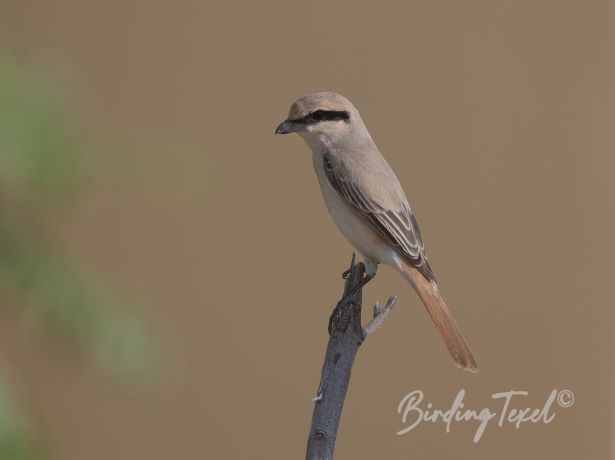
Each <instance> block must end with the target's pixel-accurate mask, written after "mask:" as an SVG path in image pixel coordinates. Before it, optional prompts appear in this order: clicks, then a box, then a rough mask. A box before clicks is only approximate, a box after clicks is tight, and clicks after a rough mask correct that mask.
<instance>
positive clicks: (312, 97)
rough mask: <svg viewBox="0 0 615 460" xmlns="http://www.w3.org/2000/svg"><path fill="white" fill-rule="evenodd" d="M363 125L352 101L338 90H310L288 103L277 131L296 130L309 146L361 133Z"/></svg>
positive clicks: (328, 142) (325, 143) (342, 139)
mask: <svg viewBox="0 0 615 460" xmlns="http://www.w3.org/2000/svg"><path fill="white" fill-rule="evenodd" d="M363 131H365V126H364V125H363V121H362V120H361V117H360V115H359V112H358V111H357V109H356V108H355V107H354V105H352V103H351V102H350V101H349V100H348V99H346V98H345V97H344V96H341V95H339V94H337V93H330V92H319V93H310V94H306V95H305V96H302V97H300V98H299V99H297V100H296V101H295V102H293V104H292V105H291V106H290V110H289V111H288V118H287V119H286V120H284V121H283V122H282V123H280V124H279V125H278V127H277V128H276V130H275V133H276V134H290V133H297V134H299V135H300V136H301V137H302V138H303V139H304V140H305V141H306V142H307V143H308V144H309V145H310V146H311V147H316V146H319V145H322V144H324V145H325V146H326V145H332V144H335V143H338V142H340V141H344V140H346V139H349V138H351V137H352V135H353V133H356V134H361V133H362V132H363Z"/></svg>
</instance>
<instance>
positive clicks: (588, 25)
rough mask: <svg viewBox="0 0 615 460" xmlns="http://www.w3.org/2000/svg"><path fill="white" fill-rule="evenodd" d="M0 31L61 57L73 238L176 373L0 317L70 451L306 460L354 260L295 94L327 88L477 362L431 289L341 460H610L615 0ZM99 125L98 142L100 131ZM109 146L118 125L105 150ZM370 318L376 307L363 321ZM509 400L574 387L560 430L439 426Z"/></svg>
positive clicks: (39, 62)
mask: <svg viewBox="0 0 615 460" xmlns="http://www.w3.org/2000/svg"><path fill="white" fill-rule="evenodd" d="M0 39H1V40H2V41H3V43H4V46H5V48H6V49H7V50H8V51H9V52H10V53H12V55H13V56H15V57H16V58H17V59H19V60H20V61H21V62H25V63H28V65H30V66H33V67H35V68H36V67H37V66H40V67H45V66H47V67H53V68H55V69H57V68H61V69H63V70H62V72H64V75H65V76H66V77H67V80H66V81H65V83H66V82H67V83H66V84H67V85H68V86H69V88H70V92H71V93H72V95H73V100H74V104H73V105H74V106H75V107H74V109H75V111H76V113H77V114H79V118H80V119H81V122H82V123H83V125H84V126H86V128H87V132H88V133H89V134H88V135H89V136H90V138H91V142H92V145H97V147H96V148H94V149H93V150H94V152H93V153H94V156H95V157H96V159H97V161H98V162H99V163H100V164H101V165H103V169H104V171H105V173H104V174H103V175H102V177H99V178H98V179H97V180H95V181H92V182H91V183H89V184H87V185H86V187H85V189H84V190H82V195H81V196H80V198H79V200H78V202H77V203H76V206H75V207H73V208H72V209H71V210H70V212H67V213H66V214H64V215H61V216H58V218H57V227H56V229H57V238H58V240H59V241H60V244H61V246H62V247H63V248H64V249H65V250H66V251H67V252H68V253H69V254H71V255H72V256H73V257H74V258H78V259H79V260H80V261H81V262H82V263H83V264H84V265H85V266H89V267H96V270H98V272H100V273H102V274H104V276H105V278H106V279H108V280H111V282H112V283H113V284H114V285H115V286H117V287H118V289H119V290H121V291H122V292H125V293H128V294H129V295H130V296H132V298H135V299H137V301H138V303H139V305H141V306H142V310H143V311H142V314H143V316H145V317H147V318H148V321H150V322H151V323H152V324H154V329H155V330H156V331H157V334H158V336H159V337H160V342H161V344H162V348H163V350H164V351H163V355H164V357H165V359H164V362H165V364H164V365H163V366H162V369H161V371H160V373H159V375H158V376H157V377H155V378H153V379H151V380H149V381H147V382H141V383H136V384H134V383H130V384H127V383H125V382H122V381H120V380H118V379H115V378H113V377H111V376H109V375H108V374H106V373H105V372H104V371H103V370H101V369H100V367H99V366H97V365H91V364H90V363H89V362H88V361H87V360H84V359H82V358H81V357H79V356H77V355H76V354H75V353H73V352H71V351H70V350H69V349H66V348H65V347H63V346H62V345H61V344H57V343H55V342H53V341H51V342H50V341H49V340H46V339H44V338H42V337H40V336H38V335H36V334H34V333H32V331H31V330H30V329H29V328H27V327H24V326H23V325H22V323H21V320H20V318H19V315H16V314H15V313H14V312H13V311H11V310H10V309H8V308H4V307H3V308H2V309H0V322H2V324H3V325H2V326H1V327H0V332H1V338H0V346H1V349H0V353H1V356H2V357H3V359H4V360H5V361H6V362H7V363H8V365H9V369H10V377H11V380H12V382H13V383H14V384H15V388H16V390H17V391H18V393H19V396H20V397H21V399H22V401H23V402H24V405H25V406H26V407H27V409H28V410H29V412H30V413H31V414H32V417H33V420H34V424H35V428H36V431H37V433H38V435H39V436H40V437H41V438H42V440H43V443H44V444H46V445H47V446H48V448H49V449H50V450H51V451H52V452H53V455H54V456H55V458H60V459H67V460H77V459H79V460H84V459H88V460H97V459H101V460H102V459H109V458H113V459H116V460H121V459H148V460H156V459H169V458H174V459H189V458H190V459H191V458H212V459H214V458H302V457H303V455H304V452H305V443H306V436H307V431H308V428H309V422H310V418H311V411H312V406H311V405H310V404H309V400H310V398H312V397H313V396H314V395H315V391H316V389H317V385H318V379H319V373H320V367H321V363H322V358H323V354H324V349H325V344H326V340H327V335H326V325H327V319H328V316H329V313H330V310H331V307H332V306H333V304H334V302H335V301H336V300H337V298H338V296H339V294H340V290H341V279H340V273H341V272H342V271H343V270H344V269H345V268H346V267H347V264H348V262H349V259H350V255H351V252H352V250H351V247H350V246H349V245H348V244H347V243H346V242H345V241H344V240H343V238H342V237H341V235H340V234H339V233H338V231H337V230H336V229H335V227H334V226H333V224H332V223H331V222H330V220H329V217H328V215H327V214H326V211H325V208H324V205H323V203H322V198H321V196H320V192H319V190H318V188H317V184H316V179H315V177H314V173H313V170H312V166H311V159H310V154H309V151H308V148H307V146H305V145H304V144H303V142H302V141H301V140H300V139H299V138H297V137H291V136H288V137H277V138H276V137H274V136H273V131H274V128H275V126H276V125H277V123H278V122H280V121H281V120H282V119H284V118H285V115H286V112H287V110H288V107H289V105H290V103H291V102H292V101H293V100H294V99H295V98H296V97H298V96H300V95H301V94H303V93H306V92H309V91H314V90H334V91H338V92H340V93H342V94H344V95H346V96H347V97H348V98H349V99H350V100H352V101H353V102H354V103H355V105H356V106H357V107H358V108H359V110H360V111H361V112H362V114H363V118H364V120H365V121H366V124H367V125H368V127H369V128H370V131H371V132H372V135H373V137H374V139H375V140H376V143H377V144H378V146H379V147H380V149H381V151H382V152H383V154H384V155H385V157H386V158H387V159H388V160H389V162H390V163H391V165H392V166H393V168H394V169H395V171H396V172H397V174H398V177H399V179H400V182H401V183H402V184H403V186H404V188H405V190H406V193H407V195H408V196H409V198H410V201H411V203H412V205H413V208H414V210H415V212H416V215H417V217H418V220H419V223H420V225H421V229H422V232H423V235H424V237H425V240H426V244H427V248H428V253H429V255H430V259H431V261H432V265H433V266H434V269H435V272H436V274H437V276H438V279H439V281H440V285H441V289H442V291H443V293H444V295H445V297H446V298H447V300H448V303H449V305H450V306H451V309H452V310H453V311H454V313H455V314H456V317H457V319H458V321H459V322H460V324H461V326H462V329H463V331H464V333H465V335H466V337H468V339H469V342H470V343H471V345H472V346H473V349H474V351H475V354H476V355H477V358H478V361H479V364H480V366H481V372H480V373H479V374H478V375H471V374H467V373H463V372H461V371H458V370H457V369H456V368H454V367H453V366H452V364H451V362H450V359H449V357H448V355H447V353H446V351H445V350H444V347H443V346H442V344H441V343H440V339H439V338H438V336H437V334H436V333H435V331H434V330H433V327H432V326H431V324H430V322H429V320H428V318H427V315H426V314H425V313H424V311H423V309H422V307H421V306H420V304H419V302H418V300H417V298H416V296H415V294H414V293H413V292H412V291H411V290H410V288H409V287H407V286H406V285H404V283H403V281H402V280H401V279H399V278H398V277H397V276H396V275H394V273H393V272H392V271H391V270H389V269H383V270H381V272H380V276H379V277H378V279H377V280H376V281H374V282H373V283H371V284H370V285H369V287H368V288H367V289H366V292H365V296H364V297H365V302H366V304H367V306H368V307H369V304H370V303H373V302H375V301H376V300H377V299H380V300H381V301H382V300H385V299H386V298H387V297H388V295H389V294H391V293H398V294H399V295H400V300H399V303H398V307H397V308H396V311H395V312H394V314H393V316H392V320H391V321H389V322H388V323H387V325H386V327H385V328H384V329H383V330H381V331H379V332H378V333H377V334H376V335H374V336H372V337H370V338H369V340H368V341H367V342H366V343H365V344H364V346H363V347H362V349H361V350H360V352H359V355H358V359H357V362H356V364H355V367H354V373H353V378H352V380H351V385H350V391H349V394H348V397H347V399H346V406H345V409H344V414H343V418H342V424H341V428H340V432H339V435H338V443H337V448H336V453H337V458H339V459H344V458H346V459H349V458H387V459H388V458H391V459H411V458H434V459H435V458H475V459H482V458H484V459H487V458H494V457H497V458H501V459H516V458H520V457H522V458H541V459H542V458H559V459H577V458H595V459H599V458H612V449H613V444H612V432H613V423H612V421H613V420H612V418H613V414H614V413H615V412H614V410H615V406H614V401H613V397H612V393H613V358H614V351H615V349H614V346H613V345H614V344H613V339H612V333H613V319H614V318H613V312H612V310H613V300H614V299H615V296H614V295H613V288H612V286H613V275H614V272H613V268H612V255H613V250H614V249H615V243H614V242H613V241H612V235H613V232H614V230H615V213H614V212H613V205H612V202H613V201H612V200H613V193H614V192H615V186H614V185H613V181H612V171H613V168H614V167H615V161H614V160H613V151H614V148H615V138H614V136H613V126H614V122H615V5H614V4H613V2H608V1H604V2H601V1H587V2H572V1H550V2H549V1H538V2H534V1H521V2H519V1H517V2H512V1H510V2H504V1H470V2H457V1H444V2H429V1H421V2H419V1H410V2H399V3H380V4H376V3H374V2H302V3H300V2H297V3H293V2H282V1H279V2H278V1H263V2H245V3H243V4H242V3H231V2H227V3H222V2H221V3H219V4H214V3H212V2H194V1H179V2H173V3H171V2H162V1H158V0H154V1H143V0H131V1H117V0H110V1H107V2H83V1H73V0H57V1H54V2H44V1H27V0H19V1H10V0H9V1H5V2H4V3H3V5H2V13H1V14H0ZM101 139H104V141H101ZM110 139H111V140H110ZM366 310H369V308H366ZM462 388H464V389H466V391H467V396H466V404H467V406H468V407H470V408H477V409H480V408H482V407H485V406H487V407H491V408H496V407H498V405H497V404H495V403H494V402H493V401H491V400H490V395H491V394H492V393H496V392H500V391H506V390H510V389H515V390H526V391H529V396H528V398H527V399H525V400H523V401H522V402H520V404H519V405H520V406H521V407H525V406H528V405H530V406H532V407H541V406H542V404H543V403H544V400H545V399H546V396H547V394H548V393H549V392H550V391H551V390H552V389H553V388H557V389H562V388H566V389H569V390H571V391H573V392H574V394H575V404H574V406H573V407H571V408H569V409H561V408H559V407H558V406H557V405H556V406H555V407H554V408H555V410H556V412H557V414H558V415H557V417H556V418H555V420H554V421H553V422H552V423H551V424H549V425H543V424H537V425H531V424H526V425H523V426H522V427H521V428H520V429H518V430H516V429H515V428H514V427H513V426H506V427H504V428H496V427H495V425H494V424H491V425H489V427H488V428H487V431H486V432H485V435H484V436H483V439H482V440H481V442H480V443H479V444H473V443H472V441H471V439H472V436H473V433H474V430H475V424H473V423H464V424H454V425H453V427H452V432H451V433H450V434H445V433H444V426H443V424H441V423H438V424H427V423H424V424H422V425H421V426H420V427H419V428H417V429H415V430H414V431H412V432H411V433H409V434H408V435H405V436H401V437H400V436H397V435H396V434H395V433H396V431H397V430H399V429H401V428H403V425H402V424H401V422H400V419H399V416H398V415H397V413H396V410H397V404H398V403H399V401H400V399H401V398H402V397H403V396H404V395H405V394H407V393H408V392H409V391H411V390H414V389H421V390H423V391H424V392H425V396H426V398H427V399H428V400H430V401H432V402H433V403H434V406H435V407H440V408H447V407H448V406H450V404H451V401H452V399H453V397H454V395H455V394H456V393H457V391H458V390H459V389H462Z"/></svg>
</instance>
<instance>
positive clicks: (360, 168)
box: [275, 92, 478, 372]
mask: <svg viewBox="0 0 615 460" xmlns="http://www.w3.org/2000/svg"><path fill="white" fill-rule="evenodd" d="M291 133H296V134H298V135H299V136H300V137H301V138H302V139H303V140H304V141H305V142H306V143H307V145H308V146H309V148H310V149H311V151H312V163H313V166H314V170H315V172H316V177H317V179H318V183H319V185H320V189H321V191H322V195H323V198H324V201H325V205H326V207H327V209H328V211H329V214H330V215H331V218H332V219H333V221H334V222H335V224H336V226H337V227H338V228H339V230H340V231H341V233H342V234H343V235H344V236H345V237H346V239H347V240H348V241H349V242H350V244H351V245H352V246H354V248H355V249H356V250H357V251H358V252H359V253H360V254H361V255H362V257H363V263H364V266H365V273H366V276H365V277H364V278H363V281H362V283H361V287H362V286H363V285H365V284H366V283H367V282H368V281H370V280H372V279H373V278H374V277H375V276H376V274H377V273H378V265H379V264H383V265H387V266H390V267H392V268H393V269H394V270H395V271H396V272H397V273H399V274H400V275H401V276H402V277H403V278H404V279H405V280H406V281H407V282H408V283H409V284H410V285H411V286H412V287H413V288H414V290H415V291H416V293H417V294H418V297H419V298H420V300H421V301H422V303H423V305H424V306H425V309H426V310H427V313H428V314H429V317H430V318H431V320H432V321H433V324H434V325H435V327H436V330H437V331H438V332H439V333H440V335H441V337H442V339H443V340H444V344H445V345H446V348H447V350H448V352H449V354H450V355H451V357H452V359H453V362H454V364H455V365H456V366H457V367H459V368H461V369H464V370H467V371H470V372H478V365H477V363H476V359H475V358H474V355H473V354H472V351H471V350H470V347H469V346H468V344H467V342H466V340H465V339H464V337H463V334H462V333H461V330H460V328H459V326H458V325H457V323H456V322H455V319H454V318H453V315H452V314H451V312H450V310H449V309H448V307H447V305H446V303H445V302H444V299H443V298H442V295H441V294H440V291H439V289H438V284H437V283H436V277H435V275H434V272H433V270H432V267H431V264H430V262H429V259H428V258H427V253H426V251H425V245H424V243H423V238H422V236H421V232H420V230H419V226H418V223H417V221H416V218H415V217H414V214H413V213H412V209H411V208H410V204H409V202H408V199H407V198H406V195H405V193H404V191H403V189H402V186H401V184H400V182H399V180H398V179H397V176H396V175H395V173H394V172H393V170H392V169H391V167H390V166H389V164H388V163H387V161H386V160H385V158H384V157H383V156H382V154H381V153H380V151H379V150H378V148H377V147H376V144H375V143H374V140H373V139H372V136H371V135H370V133H369V131H368V130H367V127H366V126H365V123H364V122H363V120H362V118H361V115H360V114H359V111H358V110H357V109H356V107H355V106H354V105H353V104H352V103H351V102H350V101H349V100H348V99H347V98H345V97H344V96H342V95H340V94H337V93H334V92H314V93H309V94H306V95H304V96H301V97H300V98H299V99H297V100H296V101H295V102H293V104H292V105H291V106H290V109H289V112H288V117H287V118H286V119H285V120H284V121H283V122H282V123H280V124H279V125H278V127H277V128H276V130H275V134H291Z"/></svg>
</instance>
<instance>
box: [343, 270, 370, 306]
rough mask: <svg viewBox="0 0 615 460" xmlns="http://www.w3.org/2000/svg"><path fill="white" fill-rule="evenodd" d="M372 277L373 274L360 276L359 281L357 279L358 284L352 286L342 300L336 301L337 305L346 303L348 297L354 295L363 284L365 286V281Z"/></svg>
mask: <svg viewBox="0 0 615 460" xmlns="http://www.w3.org/2000/svg"><path fill="white" fill-rule="evenodd" d="M373 279H374V275H365V276H364V277H363V278H361V281H359V284H357V285H356V286H355V287H354V288H352V290H351V291H350V292H349V293H348V294H346V295H345V296H344V298H343V299H342V300H340V301H339V302H338V305H343V304H345V303H347V302H348V301H349V300H350V299H352V298H353V297H354V295H355V294H356V293H357V292H359V291H360V290H361V289H363V286H365V285H366V284H367V283H369V282H370V281H371V280H373Z"/></svg>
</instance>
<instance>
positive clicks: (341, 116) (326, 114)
mask: <svg viewBox="0 0 615 460" xmlns="http://www.w3.org/2000/svg"><path fill="white" fill-rule="evenodd" d="M349 119H350V115H349V114H348V112H346V111H345V110H340V111H338V110H316V111H314V112H312V113H310V114H308V115H306V116H305V117H303V118H299V119H298V120H293V121H294V122H295V123H303V124H306V125H307V124H313V123H318V122H320V121H338V120H341V121H346V122H347V121H348V120H349Z"/></svg>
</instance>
